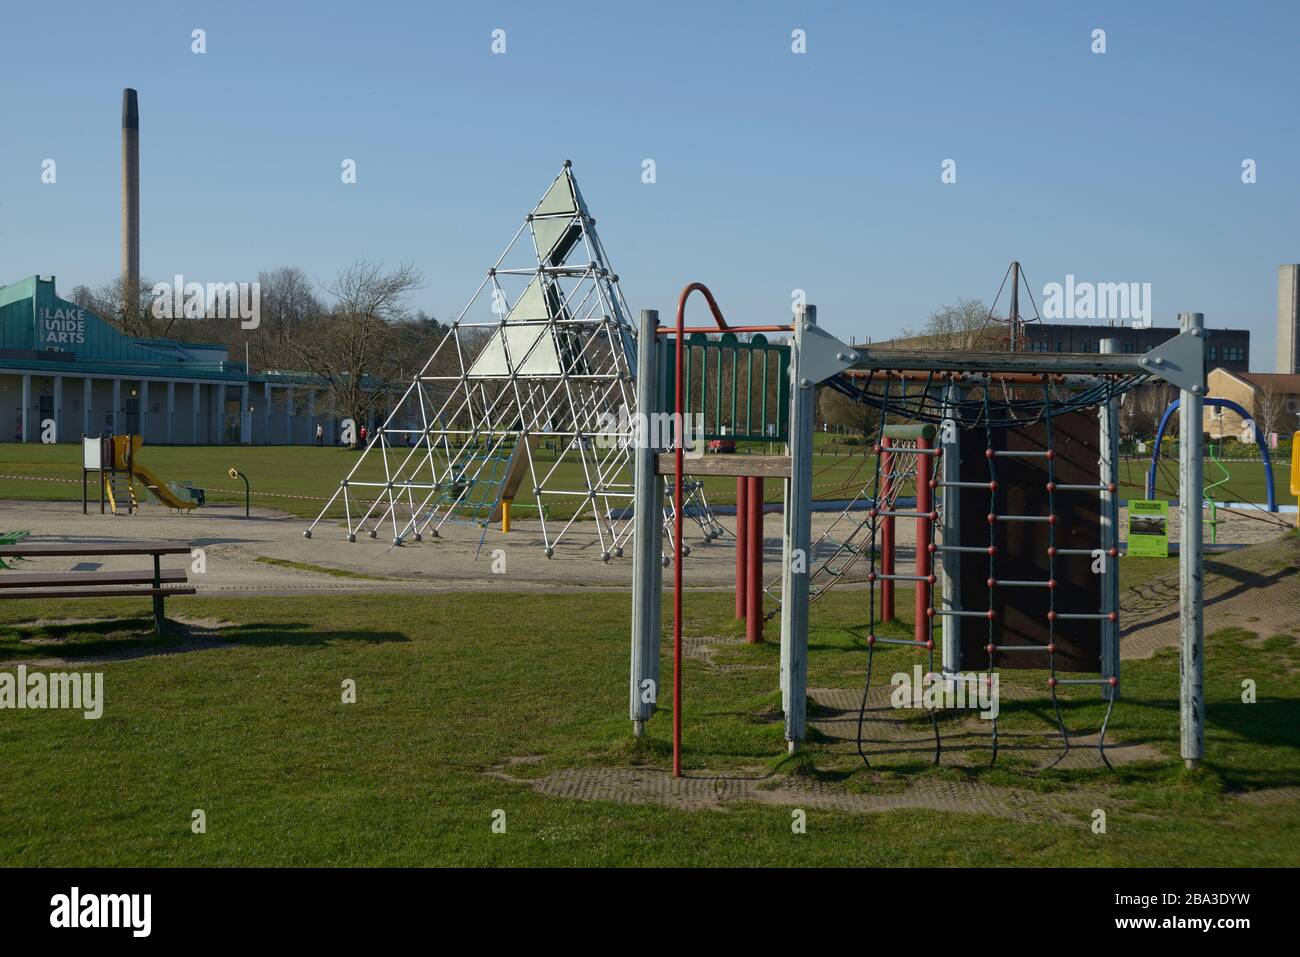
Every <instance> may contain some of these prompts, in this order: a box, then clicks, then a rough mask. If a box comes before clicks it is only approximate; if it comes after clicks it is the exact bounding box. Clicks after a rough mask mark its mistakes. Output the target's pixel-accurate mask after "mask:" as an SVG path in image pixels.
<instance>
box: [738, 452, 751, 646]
mask: <svg viewBox="0 0 1300 957" xmlns="http://www.w3.org/2000/svg"><path fill="white" fill-rule="evenodd" d="M748 493H749V479H747V478H746V477H745V476H743V475H741V476H739V477H737V479H736V617H737V618H739V619H742V620H743V619H744V617H745V612H746V610H747V607H748V606H747V605H746V604H745V585H746V584H747V583H748V572H747V570H746V563H747V562H748V560H749V549H748V547H747V543H748V541H749V534H748V533H749V509H748V508H747V507H746V506H747V504H748V502H749V495H748Z"/></svg>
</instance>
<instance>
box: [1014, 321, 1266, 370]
mask: <svg viewBox="0 0 1300 957" xmlns="http://www.w3.org/2000/svg"><path fill="white" fill-rule="evenodd" d="M1176 335H1178V327H1177V326H1147V327H1145V328H1138V329H1135V328H1133V327H1132V326H1112V325H1106V324H1104V323H1103V324H1100V325H1085V324H1083V323H1074V322H1027V323H1025V331H1024V336H1025V345H1024V348H1025V350H1026V351H1028V352H1099V351H1100V350H1101V340H1103V339H1117V340H1118V346H1119V351H1120V352H1127V353H1137V354H1138V355H1141V354H1142V353H1144V352H1149V351H1151V350H1152V349H1154V348H1155V347H1156V346H1158V345H1160V343H1162V342H1164V341H1165V340H1167V339H1172V338H1173V337H1174V336H1176ZM1205 340H1206V358H1207V359H1208V360H1209V368H1212V369H1213V368H1215V367H1220V368H1224V369H1229V370H1231V371H1233V372H1246V371H1247V370H1249V369H1250V330H1249V329H1206V330H1205Z"/></svg>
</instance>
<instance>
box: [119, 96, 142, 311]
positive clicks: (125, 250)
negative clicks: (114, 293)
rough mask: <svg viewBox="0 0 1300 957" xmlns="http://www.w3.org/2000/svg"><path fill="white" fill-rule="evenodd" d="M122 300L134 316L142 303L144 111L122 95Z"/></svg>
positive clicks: (125, 307) (133, 99)
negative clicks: (142, 125)
mask: <svg viewBox="0 0 1300 957" xmlns="http://www.w3.org/2000/svg"><path fill="white" fill-rule="evenodd" d="M122 280H123V282H122V287H123V288H122V296H123V303H122V305H123V308H124V310H125V312H126V315H128V316H134V315H135V312H136V309H137V308H139V303H140V293H139V289H140V107H139V105H138V104H137V102H136V98H135V90H130V89H127V90H123V91H122Z"/></svg>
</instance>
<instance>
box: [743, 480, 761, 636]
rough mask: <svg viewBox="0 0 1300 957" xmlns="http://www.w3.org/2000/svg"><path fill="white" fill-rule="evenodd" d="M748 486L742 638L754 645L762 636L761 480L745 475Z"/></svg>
mask: <svg viewBox="0 0 1300 957" xmlns="http://www.w3.org/2000/svg"><path fill="white" fill-rule="evenodd" d="M746 482H747V483H748V484H749V489H748V491H747V493H746V497H747V498H748V499H749V501H748V502H747V503H746V504H747V505H748V507H749V514H748V516H747V519H748V521H747V524H748V525H749V531H748V535H747V536H746V537H747V538H748V539H749V540H748V541H747V542H746V545H748V546H749V557H748V561H747V563H746V564H747V565H748V568H747V571H748V573H749V582H748V585H747V587H746V596H745V597H746V599H747V601H746V604H747V608H746V616H745V640H746V641H747V642H749V643H750V644H751V645H756V644H758V643H759V642H760V641H762V640H763V480H762V479H761V478H755V477H753V476H750V477H749V478H747V479H746Z"/></svg>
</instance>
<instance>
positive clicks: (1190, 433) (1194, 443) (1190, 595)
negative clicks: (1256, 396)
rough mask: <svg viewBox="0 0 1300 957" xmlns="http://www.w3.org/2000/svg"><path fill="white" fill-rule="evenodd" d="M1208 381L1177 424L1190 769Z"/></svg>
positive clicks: (1199, 659) (1201, 726) (1182, 682)
mask: <svg viewBox="0 0 1300 957" xmlns="http://www.w3.org/2000/svg"><path fill="white" fill-rule="evenodd" d="M1178 326H1179V328H1180V329H1181V330H1182V331H1183V332H1190V333H1191V334H1192V335H1194V336H1200V337H1202V343H1201V348H1202V349H1204V347H1205V343H1204V341H1203V337H1204V329H1205V316H1204V315H1203V314H1202V313H1199V312H1185V313H1182V314H1181V315H1180V316H1179V317H1178ZM1204 395H1205V385H1204V384H1203V383H1202V384H1198V385H1194V386H1193V387H1192V388H1190V389H1182V390H1181V395H1180V396H1179V411H1178V415H1179V428H1178V515H1179V519H1178V521H1179V543H1178V585H1179V587H1178V623H1179V639H1180V640H1179V649H1180V654H1179V662H1178V671H1179V697H1178V705H1179V708H1178V710H1179V719H1180V720H1179V727H1180V729H1181V747H1180V749H1179V750H1180V752H1181V754H1182V757H1183V760H1184V761H1185V762H1186V765H1187V767H1188V768H1195V767H1197V766H1198V765H1199V764H1200V761H1201V758H1202V757H1203V756H1204V755H1205V696H1204V685H1205V669H1204V657H1205V619H1204V618H1203V617H1202V610H1201V585H1202V581H1201V579H1202V573H1203V572H1202V557H1203V555H1202V553H1203V551H1204V549H1203V547H1202V544H1201V535H1202V529H1201V499H1202V497H1203V496H1204V492H1205V473H1204V468H1205V466H1204V464H1203V463H1202V461H1201V457H1202V453H1203V444H1204V442H1203V438H1202V435H1201V429H1202V428H1203V424H1202V421H1201V415H1202V397H1203V396H1204Z"/></svg>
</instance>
